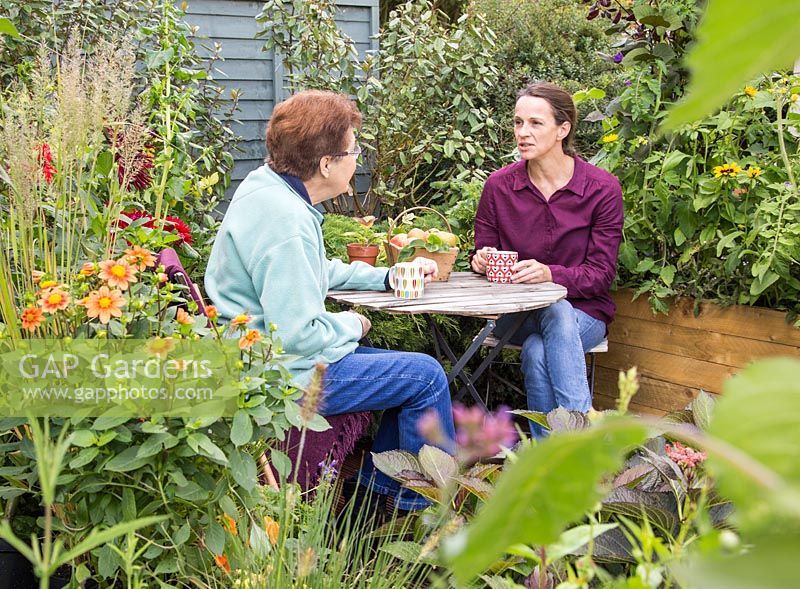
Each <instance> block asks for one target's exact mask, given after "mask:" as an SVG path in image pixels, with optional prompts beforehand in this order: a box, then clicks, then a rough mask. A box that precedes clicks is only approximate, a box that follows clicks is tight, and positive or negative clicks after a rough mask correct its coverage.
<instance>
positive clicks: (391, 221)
mask: <svg viewBox="0 0 800 589" xmlns="http://www.w3.org/2000/svg"><path fill="white" fill-rule="evenodd" d="M411 211H430V212H431V213H436V214H437V215H439V217H441V219H442V221H444V224H445V225H447V231H448V233H452V232H453V228H452V227H450V221H448V220H447V217H445V216H444V215H443V214H442V213H440V212H439V211H437V210H436V209H432V208H431V207H423V206H419V207H411V208H410V209H406V210H404V211H401V212H400V214H398V215H397V216H396V217H394V218H393V219H389V229H388V230H387V231H386V241H389V240H390V239H391V238H392V231H394V228H395V227H397V223H398V221H400V220H401V219H402V218H403V216H405V215H407V214H408V213H410V212H411Z"/></svg>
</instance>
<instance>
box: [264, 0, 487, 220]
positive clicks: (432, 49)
mask: <svg viewBox="0 0 800 589" xmlns="http://www.w3.org/2000/svg"><path fill="white" fill-rule="evenodd" d="M333 14H334V10H333V3H332V1H331V0H313V1H302V0H295V1H294V2H291V3H290V2H281V1H278V0H271V1H269V2H266V3H265V4H264V9H263V11H262V13H261V14H260V15H259V17H258V21H259V23H260V24H261V25H262V26H263V27H264V29H265V32H264V35H263V36H265V37H267V39H266V42H265V48H266V49H268V50H272V49H277V50H280V51H281V53H282V54H283V55H284V56H285V57H284V67H285V69H286V74H285V79H286V80H287V82H288V86H289V88H290V89H292V90H299V89H302V88H326V89H334V90H338V91H341V92H344V93H347V94H353V95H355V96H356V98H357V102H358V106H359V108H360V110H361V112H362V113H363V115H364V125H363V128H362V129H361V133H360V137H359V140H360V141H361V142H362V143H363V144H364V146H365V147H366V148H367V150H366V152H365V155H366V160H367V167H368V169H369V171H370V174H371V184H370V188H369V190H368V191H367V193H366V194H364V195H360V196H359V197H358V198H357V199H356V205H355V206H356V210H357V212H358V214H360V215H364V214H374V212H375V210H376V207H377V206H378V204H379V203H382V204H383V205H384V206H385V207H388V208H389V210H390V211H399V210H402V209H404V208H408V207H410V206H413V205H417V204H430V203H431V202H434V200H435V192H434V191H433V189H432V188H431V182H434V181H437V180H447V179H450V178H463V177H466V176H469V175H470V174H471V173H472V172H473V171H474V170H476V169H478V168H481V167H484V166H488V167H491V168H494V167H496V165H497V162H499V161H500V160H501V159H502V158H501V152H500V151H499V150H498V147H497V143H496V141H497V134H496V124H495V122H494V119H493V117H492V113H491V111H490V110H489V109H488V108H487V105H486V100H485V97H486V96H487V93H488V92H489V89H490V87H491V86H492V85H493V84H494V83H495V80H496V79H497V75H498V74H497V70H496V68H495V66H494V57H493V54H494V47H495V37H494V34H493V33H492V32H491V30H490V29H489V28H488V27H487V26H486V24H485V23H484V21H483V19H482V18H480V17H478V16H473V15H469V16H463V17H461V18H459V19H458V21H457V22H455V23H452V24H451V23H449V22H448V21H447V19H446V17H444V16H443V15H442V14H440V13H438V12H437V11H436V10H434V9H432V8H431V3H430V2H429V0H425V1H423V2H407V3H405V4H403V5H401V6H399V7H398V8H397V10H396V11H393V12H392V13H391V14H390V17H389V20H388V21H387V22H385V23H384V26H383V28H382V30H381V32H380V33H379V35H378V42H379V44H380V50H379V51H378V52H375V53H369V54H368V55H367V56H366V57H365V58H364V59H359V58H358V56H357V54H356V51H355V45H354V43H353V41H352V39H350V38H349V37H347V35H345V34H343V33H342V32H341V31H339V30H338V28H337V26H336V23H335V22H334V20H333ZM312 27H313V34H312V33H311V31H312ZM420 80H425V82H424V83H420Z"/></svg>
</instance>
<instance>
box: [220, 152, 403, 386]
mask: <svg viewBox="0 0 800 589" xmlns="http://www.w3.org/2000/svg"><path fill="white" fill-rule="evenodd" d="M387 271H388V270H387V269H386V268H373V267H372V266H369V265H367V264H364V263H363V262H355V263H353V264H345V263H344V262H342V261H341V260H338V259H334V260H328V258H327V256H326V254H325V245H324V243H323V240H322V213H320V212H319V211H317V210H316V209H315V208H314V207H312V206H310V205H309V204H308V203H307V202H306V201H305V200H303V198H302V197H301V196H300V195H298V194H297V193H296V192H295V191H294V190H292V188H291V187H290V186H289V185H288V184H287V183H286V182H284V180H283V179H282V178H281V177H280V176H278V175H277V174H276V173H275V172H273V171H272V170H271V169H270V168H269V167H268V166H266V165H265V166H261V167H260V168H258V169H257V170H254V171H252V172H250V174H248V176H247V178H245V180H244V181H243V182H242V183H241V185H240V186H239V187H238V188H237V189H236V193H235V194H234V195H233V199H232V200H231V203H230V205H229V206H228V210H227V211H226V212H225V217H224V219H223V220H222V225H221V227H220V230H219V233H218V234H217V237H216V240H215V241H214V245H213V247H212V249H211V256H210V258H209V260H208V267H207V268H206V276H205V287H206V293H207V294H208V297H209V298H210V300H211V302H212V303H213V304H214V305H215V306H216V307H217V311H218V313H219V317H220V319H221V320H222V321H224V322H227V321H230V320H231V319H232V318H233V317H235V316H236V315H238V314H240V313H249V314H250V315H252V316H253V321H252V322H251V323H250V325H249V327H252V328H254V329H259V330H261V331H263V332H267V331H268V329H269V327H268V326H269V324H270V323H274V324H275V325H277V328H278V329H277V332H276V335H277V336H278V337H279V338H280V340H281V342H282V344H283V348H284V351H285V353H286V354H288V355H290V356H296V358H294V359H292V360H290V361H289V363H288V365H287V368H288V369H289V370H290V371H291V372H292V374H293V375H294V377H295V383H296V384H297V385H298V386H300V387H305V386H306V385H307V384H308V383H309V382H310V380H311V375H312V372H313V368H314V366H315V365H316V364H317V363H318V362H322V363H324V364H332V363H333V362H336V361H338V360H341V359H342V358H343V357H344V356H345V355H347V354H349V353H351V352H352V351H353V350H355V349H356V347H357V346H358V340H359V339H361V322H360V321H359V319H358V317H356V315H355V314H353V313H347V312H340V313H330V312H328V311H326V310H325V296H326V295H327V292H328V290H329V289H353V290H384V281H385V279H386V273H387Z"/></svg>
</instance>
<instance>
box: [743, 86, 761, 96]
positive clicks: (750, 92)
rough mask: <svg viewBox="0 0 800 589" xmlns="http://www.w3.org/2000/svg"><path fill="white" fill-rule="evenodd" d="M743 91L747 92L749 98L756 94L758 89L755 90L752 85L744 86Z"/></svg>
mask: <svg viewBox="0 0 800 589" xmlns="http://www.w3.org/2000/svg"><path fill="white" fill-rule="evenodd" d="M744 93H745V94H747V95H748V96H749V97H750V98H753V97H754V96H755V95H756V94H758V90H756V89H755V88H753V87H752V86H745V87H744Z"/></svg>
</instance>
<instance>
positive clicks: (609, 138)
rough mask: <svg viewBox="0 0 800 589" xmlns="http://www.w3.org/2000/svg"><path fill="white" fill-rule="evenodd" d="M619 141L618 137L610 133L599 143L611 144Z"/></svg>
mask: <svg viewBox="0 0 800 589" xmlns="http://www.w3.org/2000/svg"><path fill="white" fill-rule="evenodd" d="M618 139H619V135H617V134H616V133H611V134H609V135H606V136H605V137H601V138H600V143H613V142H614V141H616V140H618Z"/></svg>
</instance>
